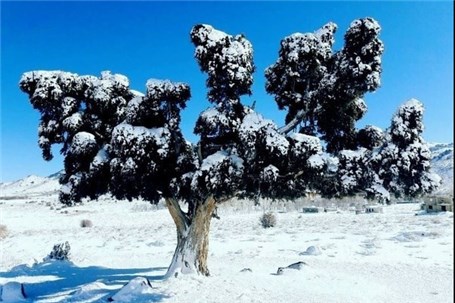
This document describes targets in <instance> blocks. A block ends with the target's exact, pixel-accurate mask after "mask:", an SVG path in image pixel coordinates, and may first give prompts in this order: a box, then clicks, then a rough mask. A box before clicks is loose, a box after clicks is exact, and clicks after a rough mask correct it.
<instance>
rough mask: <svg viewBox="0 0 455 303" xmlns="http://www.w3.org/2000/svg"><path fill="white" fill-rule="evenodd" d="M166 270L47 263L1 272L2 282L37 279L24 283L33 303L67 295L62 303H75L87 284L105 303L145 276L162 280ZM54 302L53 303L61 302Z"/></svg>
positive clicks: (151, 296) (152, 296)
mask: <svg viewBox="0 0 455 303" xmlns="http://www.w3.org/2000/svg"><path fill="white" fill-rule="evenodd" d="M166 269H167V268H166V267H152V268H127V269H121V268H107V267H99V266H89V267H78V266H76V265H74V264H73V263H72V262H68V261H47V262H42V263H38V264H34V265H32V266H28V265H19V266H16V267H14V268H12V269H11V270H10V271H7V272H0V278H6V279H11V280H19V279H17V278H19V277H24V276H26V277H27V280H33V278H36V280H38V281H37V282H25V283H24V289H25V293H26V295H27V297H28V298H29V299H32V300H33V301H35V300H44V299H50V298H54V300H55V299H56V297H59V296H62V294H64V293H66V294H67V295H64V296H63V297H62V300H61V301H69V302H71V301H73V300H72V299H71V296H72V295H74V294H75V293H77V291H78V290H80V289H81V287H83V286H86V287H87V285H88V284H90V283H92V284H95V282H96V287H92V288H91V289H90V288H89V289H88V290H87V292H90V294H91V295H93V296H96V297H99V298H100V302H106V301H107V298H108V297H110V296H112V295H113V294H115V293H116V292H117V291H118V290H119V287H121V286H123V285H125V284H127V283H128V282H129V281H130V280H132V279H133V278H136V277H138V276H142V277H146V278H147V279H149V280H150V281H152V282H153V281H157V280H162V279H163V278H164V273H165V270H166ZM116 286H117V287H116ZM152 287H153V283H152ZM68 294H69V295H68ZM64 297H66V298H64ZM166 297H167V296H166V295H164V294H160V293H156V294H148V295H146V298H145V297H144V298H141V299H147V302H159V301H161V300H162V299H164V298H166ZM74 299H76V298H74ZM54 300H52V301H53V302H59V301H54ZM75 302H76V301H75ZM97 302H99V301H97Z"/></svg>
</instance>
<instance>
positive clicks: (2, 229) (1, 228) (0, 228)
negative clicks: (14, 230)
mask: <svg viewBox="0 0 455 303" xmlns="http://www.w3.org/2000/svg"><path fill="white" fill-rule="evenodd" d="M7 235H8V228H6V225H3V224H0V240H1V239H4V238H6V236H7Z"/></svg>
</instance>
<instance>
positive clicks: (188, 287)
mask: <svg viewBox="0 0 455 303" xmlns="http://www.w3.org/2000/svg"><path fill="white" fill-rule="evenodd" d="M38 201H42V199H41V198H40V199H39V200H36V201H35V202H33V200H26V201H25V200H15V201H13V200H8V201H2V204H1V205H0V207H1V211H2V224H4V225H6V226H7V228H8V235H7V237H6V238H5V239H3V240H0V241H1V242H0V243H1V267H0V284H2V285H3V284H5V283H7V282H12V281H17V282H21V283H25V284H24V286H25V292H26V294H27V295H28V296H29V300H31V301H32V302H106V299H107V298H108V297H111V296H113V295H115V294H116V292H117V291H118V290H119V289H120V288H121V287H122V286H123V285H125V284H126V283H128V282H129V281H130V280H132V279H134V278H137V277H146V278H148V279H149V280H150V281H151V284H152V292H150V290H147V291H144V292H143V293H141V294H140V295H134V293H133V294H129V295H128V294H127V295H124V294H123V295H121V296H120V295H119V296H118V298H128V299H127V301H129V302H453V299H452V297H453V286H452V285H453V214H452V213H442V214H437V215H418V216H416V215H415V213H417V212H418V210H419V205H418V204H400V205H392V206H386V207H384V213H383V214H360V215H355V213H354V212H349V211H342V212H340V213H336V212H330V213H316V214H304V213H301V212H298V211H295V210H293V211H288V212H282V211H279V210H278V209H281V207H275V208H274V209H272V211H273V212H274V214H275V215H276V217H277V225H276V226H275V227H273V228H267V229H264V228H262V227H261V225H260V223H259V218H260V216H261V215H262V213H263V211H264V210H263V209H262V208H261V207H256V208H255V207H253V206H251V207H246V208H244V209H240V208H239V204H236V203H228V204H225V205H221V206H220V207H219V209H218V214H219V215H220V217H221V220H216V219H213V220H212V227H211V233H210V248H209V260H208V264H209V268H210V270H211V277H209V278H206V277H201V276H180V277H179V278H177V279H175V278H171V279H169V280H163V279H162V276H163V275H164V274H165V273H166V269H167V266H168V265H169V263H170V262H171V258H172V254H173V251H174V248H175V244H176V239H175V227H174V224H173V222H172V219H171V217H170V215H169V214H168V212H167V210H166V209H164V208H162V207H160V206H158V207H156V206H151V205H148V204H147V203H146V202H143V201H133V202H131V203H128V202H126V201H118V202H112V201H108V200H101V201H91V202H89V203H85V204H84V205H81V206H76V207H71V208H62V209H59V208H60V207H61V205H60V204H58V203H57V202H56V197H53V198H47V200H46V201H43V202H38ZM31 202H32V203H31ZM48 202H50V204H52V205H54V204H55V206H54V207H55V208H54V209H52V210H51V209H50V207H49V206H46V203H48ZM84 219H88V220H91V221H92V222H93V227H90V228H81V227H80V222H81V220H84ZM65 241H68V242H69V243H70V245H71V252H70V253H71V255H70V258H71V261H72V263H65V262H42V259H43V258H44V257H45V256H46V255H47V254H48V253H49V252H50V251H51V249H52V247H53V245H54V244H56V243H61V242H65ZM311 246H313V247H314V248H312V249H309V250H308V251H311V250H313V249H314V250H317V251H319V252H320V254H304V252H306V251H307V249H308V248H309V247H311ZM298 261H304V262H305V263H307V264H308V265H307V266H304V267H303V268H302V269H301V270H287V271H285V272H284V274H283V275H277V274H276V273H277V269H278V267H286V266H288V265H289V264H292V263H295V262H298ZM36 262H37V263H38V264H35V265H33V264H34V263H36ZM244 268H250V269H251V270H252V271H251V272H248V271H246V272H241V270H242V269H244ZM125 300H126V299H125ZM125 302H126V301H125Z"/></svg>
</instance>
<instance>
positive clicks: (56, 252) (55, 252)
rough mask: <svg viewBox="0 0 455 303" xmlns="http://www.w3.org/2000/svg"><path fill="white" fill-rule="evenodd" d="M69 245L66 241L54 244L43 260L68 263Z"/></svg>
mask: <svg viewBox="0 0 455 303" xmlns="http://www.w3.org/2000/svg"><path fill="white" fill-rule="evenodd" d="M70 249H71V247H70V244H69V243H68V241H66V242H65V243H59V244H55V245H54V247H53V248H52V251H51V252H50V253H49V255H47V257H46V258H44V260H45V261H49V260H57V261H68V260H69V256H70Z"/></svg>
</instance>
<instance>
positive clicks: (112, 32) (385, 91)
mask: <svg viewBox="0 0 455 303" xmlns="http://www.w3.org/2000/svg"><path fill="white" fill-rule="evenodd" d="M362 17H373V18H375V19H376V20H378V22H379V23H380V24H381V26H382V33H381V39H382V40H383V42H384V44H385V53H384V55H383V74H382V87H381V88H380V89H379V90H378V91H377V92H376V93H374V94H368V95H366V97H365V100H366V102H367V104H368V108H369V110H368V113H367V115H366V117H365V118H364V119H363V120H362V121H361V122H360V123H359V125H358V126H359V127H362V126H364V125H365V124H373V125H377V126H379V127H381V128H383V129H384V128H386V127H388V126H389V124H390V118H391V116H392V115H393V113H394V112H395V110H396V109H397V107H398V106H399V105H400V104H401V103H403V102H404V101H406V100H407V99H409V98H417V99H419V100H420V101H422V102H423V103H424V105H425V107H426V112H425V118H424V122H425V126H426V130H425V132H424V138H425V140H427V141H429V142H453V2H452V1H450V2H449V1H445V2H383V1H377V2H237V1H234V2H88V1H84V2H53V1H49V2H1V163H0V166H1V176H0V177H1V178H0V181H11V180H15V179H18V178H22V177H24V176H26V175H29V174H37V175H41V176H46V175H49V174H51V173H54V172H57V171H59V170H60V169H62V168H63V162H62V157H61V156H60V155H59V152H58V150H59V148H56V149H54V154H55V155H56V157H55V158H54V160H52V161H51V162H45V161H44V160H42V158H41V151H40V149H39V148H38V145H37V125H38V122H39V114H38V112H36V111H34V110H33V109H32V107H31V105H30V104H29V102H28V98H27V96H26V95H25V94H24V93H22V92H21V91H20V90H19V88H18V82H19V79H20V76H21V74H22V73H23V72H26V71H30V70H39V69H44V70H56V69H58V70H65V71H69V72H74V73H78V74H93V75H99V74H100V72H101V71H103V70H111V71H112V72H114V73H121V74H124V75H126V76H127V77H128V78H129V79H130V83H131V87H132V88H133V89H136V90H139V91H144V88H145V82H146V80H147V79H149V78H163V79H170V80H173V81H183V82H187V83H189V84H190V85H191V90H192V98H191V100H190V102H189V103H188V108H187V109H186V110H185V111H184V113H183V124H182V129H183V132H184V134H185V135H186V136H187V138H188V139H189V140H190V141H193V142H195V141H196V140H197V137H196V136H194V135H193V134H192V130H193V126H194V123H195V121H196V118H197V116H198V114H199V112H200V111H202V110H203V109H205V108H206V107H208V106H209V104H208V102H207V101H206V99H205V94H206V89H205V82H204V81H205V75H204V74H202V73H201V72H200V70H199V68H198V66H197V64H196V61H195V60H194V59H193V52H194V47H193V45H192V44H191V42H190V38H189V32H190V30H191V27H192V26H193V25H195V24H197V23H207V24H211V25H213V26H214V27H215V28H217V29H220V30H222V31H225V32H227V33H230V34H238V33H243V34H244V35H246V37H247V38H248V39H249V40H250V41H251V42H252V44H253V47H254V60H255V64H256V67H257V71H256V73H255V84H254V86H253V97H252V98H245V99H244V102H245V104H251V103H252V102H253V100H256V101H257V102H256V104H257V106H256V108H257V110H258V111H259V112H260V113H262V114H263V115H264V116H265V117H267V118H270V119H273V120H274V121H275V122H276V123H277V124H278V125H282V123H283V117H284V114H283V113H282V112H279V111H278V109H277V106H276V104H275V102H274V101H273V98H272V97H271V96H268V95H267V94H266V93H265V89H264V69H265V68H266V67H267V66H268V65H270V64H272V63H273V62H275V60H276V58H277V53H278V48H279V43H280V40H281V39H282V38H283V37H285V36H287V35H289V34H292V33H294V32H313V31H314V30H316V29H318V28H319V27H320V26H322V25H323V24H325V23H326V22H328V21H333V22H335V23H336V24H338V26H339V27H338V32H337V35H336V39H337V42H336V44H335V49H336V50H338V49H339V48H340V47H341V46H342V44H343V35H344V32H345V31H346V29H347V27H348V26H349V24H350V23H351V21H352V20H354V19H356V18H362Z"/></svg>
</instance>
